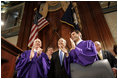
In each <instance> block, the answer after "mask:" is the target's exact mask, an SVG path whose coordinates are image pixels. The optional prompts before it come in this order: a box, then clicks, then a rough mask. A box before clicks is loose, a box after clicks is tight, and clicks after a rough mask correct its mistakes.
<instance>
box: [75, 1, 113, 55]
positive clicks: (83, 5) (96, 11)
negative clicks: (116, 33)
mask: <svg viewBox="0 0 118 79" xmlns="http://www.w3.org/2000/svg"><path fill="white" fill-rule="evenodd" d="M77 4H78V10H79V14H80V19H81V22H82V34H83V36H84V37H83V38H84V39H86V40H88V39H90V40H93V41H96V40H98V41H100V42H101V43H102V46H103V49H106V50H109V51H111V52H112V54H113V55H115V54H114V53H113V51H112V50H113V45H114V44H115V42H114V40H113V37H112V35H111V32H110V30H109V27H108V25H107V23H106V20H105V18H104V15H103V13H102V10H101V7H100V4H99V2H97V1H94V2H92V1H89V2H86V1H85V2H77Z"/></svg>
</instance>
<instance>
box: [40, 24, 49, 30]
mask: <svg viewBox="0 0 118 79" xmlns="http://www.w3.org/2000/svg"><path fill="white" fill-rule="evenodd" d="M47 24H48V22H47V23H45V25H43V27H41V28H39V29H38V30H39V31H40V30H41V29H42V28H44V27H45V26H46V25H47Z"/></svg>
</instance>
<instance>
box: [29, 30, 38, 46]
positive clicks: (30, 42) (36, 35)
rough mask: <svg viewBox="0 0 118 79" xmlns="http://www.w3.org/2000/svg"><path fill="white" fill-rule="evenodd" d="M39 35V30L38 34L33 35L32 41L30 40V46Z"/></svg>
mask: <svg viewBox="0 0 118 79" xmlns="http://www.w3.org/2000/svg"><path fill="white" fill-rule="evenodd" d="M37 35H38V32H36V34H35V35H34V36H33V38H32V39H30V42H29V46H30V45H31V44H32V43H33V41H34V40H35V37H36V36H37Z"/></svg>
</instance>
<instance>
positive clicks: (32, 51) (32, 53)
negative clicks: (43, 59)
mask: <svg viewBox="0 0 118 79" xmlns="http://www.w3.org/2000/svg"><path fill="white" fill-rule="evenodd" d="M33 57H34V47H32V49H31V52H30V61H31V60H32V58H33Z"/></svg>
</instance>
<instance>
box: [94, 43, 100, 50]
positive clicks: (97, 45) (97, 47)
mask: <svg viewBox="0 0 118 79" xmlns="http://www.w3.org/2000/svg"><path fill="white" fill-rule="evenodd" d="M95 47H96V50H97V51H100V50H101V44H100V43H97V42H95Z"/></svg>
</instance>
